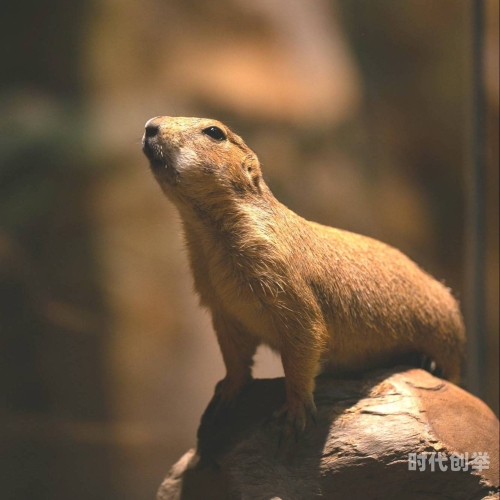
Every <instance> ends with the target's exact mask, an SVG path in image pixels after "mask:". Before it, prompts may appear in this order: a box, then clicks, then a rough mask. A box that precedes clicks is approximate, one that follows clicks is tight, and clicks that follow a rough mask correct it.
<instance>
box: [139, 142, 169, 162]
mask: <svg viewBox="0 0 500 500" xmlns="http://www.w3.org/2000/svg"><path fill="white" fill-rule="evenodd" d="M142 151H143V152H144V154H145V155H146V157H147V158H148V160H149V163H150V164H151V167H154V168H158V167H164V168H167V167H168V163H167V161H166V155H165V154H164V152H163V148H162V146H161V144H159V143H158V140H157V139H155V138H152V137H148V136H147V135H146V134H144V136H143V138H142Z"/></svg>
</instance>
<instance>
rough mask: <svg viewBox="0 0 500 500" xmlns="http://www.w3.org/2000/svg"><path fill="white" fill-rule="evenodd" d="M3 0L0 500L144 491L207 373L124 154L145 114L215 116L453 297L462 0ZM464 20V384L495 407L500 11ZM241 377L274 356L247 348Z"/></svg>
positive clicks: (138, 179) (191, 318)
mask: <svg viewBox="0 0 500 500" xmlns="http://www.w3.org/2000/svg"><path fill="white" fill-rule="evenodd" d="M4 4H5V5H4ZM4 4H3V5H2V7H3V9H2V10H3V12H2V16H1V17H0V28H1V29H0V37H1V43H0V50H1V52H2V65H1V68H2V69H1V77H0V79H1V87H0V131H1V133H0V426H1V427H0V436H1V443H0V497H1V498H2V499H6V500H21V499H23V500H24V499H26V500H27V499H30V500H45V499H46V500H62V499H69V498H71V499H72V500H83V499H93V500H100V499H103V500H104V499H105V500H114V499H120V500H132V499H134V500H137V499H148V498H154V494H155V491H156V488H157V487H158V486H159V484H160V481H161V479H162V476H163V475H164V473H165V472H166V471H167V469H168V468H169V467H170V466H171V465H172V463H173V462H174V461H175V460H176V459H177V458H178V457H179V456H180V454H181V453H183V452H184V451H185V450H186V449H187V448H188V447H190V446H192V445H194V444H195V432H196V428H197V424H198V421H199V418H200V415H201V412H202V411H203V409H204V407H205V406H206V404H207V403H208V401H209V399H210V397H211V395H212V391H213V387H214V385H215V383H216V382H217V381H218V380H219V379H220V378H221V377H222V376H223V365H222V360H221V356H220V354H219V352H218V347H217V344H216V340H215V336H214V334H213V332H212V330H211V327H210V321H209V318H208V316H207V314H205V313H204V312H203V311H201V310H200V309H198V307H197V301H196V298H195V297H194V295H193V293H192V284H191V278H190V275H189V271H188V268H187V261H186V258H185V255H184V254H183V250H182V240H181V237H180V226H179V223H178V220H177V216H176V214H175V211H174V209H173V207H172V205H171V204H170V203H169V202H168V201H167V200H166V199H165V198H164V197H163V196H162V194H161V193H160V190H159V188H158V187H157V185H156V183H155V181H154V180H153V178H152V175H151V174H150V172H149V170H148V165H147V162H146V161H145V159H144V158H143V156H142V153H141V148H140V139H141V135H142V131H143V125H144V123H145V122H146V120H147V119H149V118H150V117H152V116H156V115H160V114H161V115H181V116H182V115H184V116H190V115H194V116H207V117H214V118H218V119H220V120H222V121H224V122H225V123H227V124H228V125H229V126H231V128H232V129H233V130H235V131H236V132H237V133H238V134H240V135H242V136H243V137H244V139H245V140H246V142H247V143H248V145H249V146H250V147H251V148H252V149H253V150H254V151H255V152H256V153H257V154H258V155H259V157H260V159H261V162H262V164H263V169H264V174H265V176H266V178H267V180H268V183H269V184H270V186H271V188H272V189H273V191H274V193H275V194H276V196H277V197H278V198H279V199H280V200H281V201H282V202H284V203H285V204H287V205H288V206H289V207H290V208H292V209H293V210H295V211H296V212H298V213H299V214H301V215H303V216H304V217H306V218H309V219H313V220H316V221H318V222H322V223H325V224H328V225H334V226H337V227H341V228H346V229H349V230H352V231H356V232H360V233H363V234H367V235H370V236H373V237H376V238H378V239H381V240H383V241H386V242H388V243H391V244H393V245H395V246H397V247H399V248H400V249H401V250H403V251H404V252H406V253H407V254H409V255H410V256H411V257H412V258H413V259H414V260H416V261H417V262H419V263H420V264H421V265H422V266H423V267H424V268H425V269H427V270H428V271H429V272H431V273H432V274H434V275H435V276H436V277H438V278H439V279H444V280H445V281H446V283H447V284H448V285H449V286H450V287H452V288H453V290H454V292H455V294H456V295H457V296H458V297H459V298H460V299H461V301H462V303H464V302H465V301H466V299H465V298H464V294H465V290H466V289H467V283H466V272H465V269H466V261H465V257H464V256H465V248H466V246H467V245H468V244H470V243H471V242H470V241H467V232H466V230H465V228H466V224H465V219H466V215H467V214H466V207H467V203H466V197H467V192H468V185H467V181H466V179H467V176H466V172H467V169H468V168H469V165H470V162H471V134H472V130H471V128H472V127H471V123H472V119H471V115H472V113H473V103H472V97H471V95H472V88H471V86H472V71H473V65H472V62H473V57H472V48H471V47H472V43H473V36H472V28H471V27H472V20H471V16H472V2H469V1H466V0H456V1H453V2H451V1H449V0H406V1H405V2H397V1H395V0H379V1H377V2H372V1H370V0H338V1H335V0H292V1H287V0H269V1H267V0H254V1H253V2H246V1H244V0H219V1H218V2H213V1H207V0H184V1H183V2H175V1H172V0H145V1H143V2H132V1H127V0H123V1H121V2H117V1H113V0H94V1H92V2H91V1H85V0H73V1H71V2H67V1H66V0H47V1H45V2H35V1H34V0H27V1H26V2H13V1H7V2H4ZM485 10H486V25H485V29H484V33H482V34H481V37H482V41H483V42H484V52H483V55H484V62H485V67H484V75H482V77H483V81H484V90H485V95H486V99H487V108H486V109H487V112H486V124H487V135H486V142H487V144H486V146H487V149H486V153H487V162H486V163H487V169H486V180H487V186H486V189H485V191H484V193H483V196H484V200H483V201H484V202H485V203H486V210H487V217H486V220H485V221H484V222H485V224H486V228H487V241H486V257H485V264H486V273H487V275H486V278H487V279H486V340H485V343H484V345H483V348H484V350H485V351H486V353H487V357H486V359H484V360H483V364H484V367H483V368H484V373H485V374H486V376H483V378H482V380H481V381H480V382H481V391H482V396H483V397H484V398H485V400H486V401H487V403H488V404H489V405H490V406H491V407H492V408H493V409H494V410H495V411H496V412H497V413H498V252H499V250H498V132H499V131H498V115H499V98H498V1H497V0H486V2H485ZM464 305H466V304H464ZM471 335H473V332H472V333H471ZM256 373H257V376H276V375H279V374H280V373H281V368H280V363H279V360H278V359H276V358H275V357H274V356H272V355H271V354H269V353H268V352H266V351H263V352H260V353H259V358H258V361H257V370H256Z"/></svg>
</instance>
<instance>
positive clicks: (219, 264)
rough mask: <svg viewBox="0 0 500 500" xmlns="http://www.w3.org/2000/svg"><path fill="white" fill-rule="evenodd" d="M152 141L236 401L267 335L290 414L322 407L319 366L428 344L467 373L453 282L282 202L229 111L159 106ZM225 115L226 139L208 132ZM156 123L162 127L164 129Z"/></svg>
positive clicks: (424, 349) (225, 395)
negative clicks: (179, 112)
mask: <svg viewBox="0 0 500 500" xmlns="http://www.w3.org/2000/svg"><path fill="white" fill-rule="evenodd" d="M147 125H148V127H149V133H148V134H146V135H149V137H148V138H146V137H145V139H144V150H145V152H146V154H147V156H148V157H149V158H150V160H151V166H152V170H153V172H154V174H155V176H156V179H157V180H158V182H159V184H160V186H161V188H162V190H163V191H164V193H165V194H166V195H167V196H168V198H170V200H172V202H173V203H174V204H175V205H176V207H177V208H178V210H179V212H180V215H181V218H182V223H183V226H184V232H185V238H186V243H187V250H188V254H189V261H190V265H191V269H192V272H193V276H194V282H195V288H196V291H197V293H198V294H199V296H200V300H201V304H202V305H203V306H205V307H207V308H208V309H209V310H210V311H211V313H212V318H213V325H214V328H215V331H216V333H217V338H218V341H219V344H220V348H221V351H222V356H223V358H224V363H225V365H226V369H227V375H226V377H225V379H224V381H223V384H222V386H221V389H220V394H221V398H222V399H223V400H228V399H230V398H232V397H233V396H234V395H236V394H237V393H238V391H239V390H240V389H241V387H242V386H243V384H244V383H245V382H246V381H247V380H248V379H249V378H250V377H251V366H252V357H253V355H254V353H255V350H256V348H257V346H258V345H259V344H261V343H264V344H267V345H269V346H270V347H271V348H272V349H274V350H276V351H278V352H279V353H280V354H281V359H282V362H283V368H284V371H285V378H286V386H287V408H286V411H287V412H288V422H289V423H291V425H292V426H295V427H296V428H298V429H299V430H300V429H301V428H303V426H304V425H305V416H306V411H307V410H309V411H311V412H314V401H313V395H312V393H313V389H314V377H315V375H316V374H317V373H318V371H319V370H320V367H321V366H322V367H323V369H324V370H327V371H330V372H333V373H338V374H346V373H348V372H355V371H362V370H367V369H370V368H375V367H381V366H386V365H388V364H391V363H393V362H396V361H397V360H398V359H399V358H400V357H401V356H402V355H404V354H409V353H423V354H425V355H427V356H428V357H430V358H432V359H433V360H435V362H436V363H437V365H438V366H439V367H440V368H441V369H442V370H443V372H444V375H445V377H446V378H448V379H449V380H452V381H454V382H457V381H458V380H459V378H460V363H461V358H462V351H463V345H464V326H463V321H462V317H461V314H460V311H459V307H458V305H457V302H456V301H455V299H454V298H453V297H452V295H451V294H450V292H449V290H448V289H447V288H446V287H445V286H444V285H442V284H441V283H439V282H438V281H436V280H434V279H433V278H432V277H431V276H429V275H428V274H427V273H425V272H424V271H423V270H421V269H420V268H419V267H418V266H417V265H416V264H415V263H414V262H412V261H411V260H410V259H409V258H407V257H406V256H405V255H403V254H402V253H401V252H399V251H398V250H396V249H395V248H392V247H390V246H388V245H385V244H384V243H381V242H379V241H376V240H373V239H371V238H367V237H364V236H360V235H357V234H353V233H350V232H347V231H342V230H339V229H333V228H330V227H325V226H322V225H320V224H316V223H314V222H309V221H306V220H304V219H303V218H301V217H299V216H298V215H296V214H295V213H294V212H292V211H291V210H289V209H288V208H286V207H285V206H283V205H282V204H281V203H280V202H278V201H277V200H276V198H275V197H274V196H273V195H272V193H271V191H270V190H269V188H268V187H267V186H266V184H265V183H264V181H263V179H262V175H261V172H260V166H259V162H258V159H257V157H256V155H255V154H254V153H253V152H252V151H251V150H250V149H249V148H248V147H247V146H246V144H245V143H244V142H243V140H242V139H241V138H240V137H238V136H237V135H235V134H234V133H232V132H231V131H230V130H229V129H228V128H227V127H225V126H224V125H223V124H221V123H220V122H217V121H215V120H208V119H198V118H170V117H157V118H154V119H153V120H150V121H149V122H148V124H147ZM209 126H217V127H219V128H220V129H221V130H223V131H224V132H225V133H226V135H227V140H222V141H217V140H214V139H212V138H210V137H209V136H207V135H206V134H204V133H203V132H202V130H203V129H205V128H206V127H209ZM155 130H156V131H155Z"/></svg>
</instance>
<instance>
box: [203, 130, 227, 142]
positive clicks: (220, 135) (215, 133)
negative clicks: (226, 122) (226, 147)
mask: <svg viewBox="0 0 500 500" xmlns="http://www.w3.org/2000/svg"><path fill="white" fill-rule="evenodd" d="M203 133H204V134H206V135H208V136H209V137H211V138H212V139H215V140H216V141H223V140H225V139H226V134H225V133H224V132H223V131H222V130H221V129H220V128H219V127H207V128H205V129H203Z"/></svg>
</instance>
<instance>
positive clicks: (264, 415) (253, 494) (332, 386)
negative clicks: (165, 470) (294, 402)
mask: <svg viewBox="0 0 500 500" xmlns="http://www.w3.org/2000/svg"><path fill="white" fill-rule="evenodd" d="M284 400H285V390H284V380H283V379H265V380H264V379H263V380H254V381H253V382H252V383H251V384H249V385H248V386H247V387H246V388H245V389H244V391H243V392H242V394H241V395H240V396H239V398H238V399H237V400H236V401H235V402H234V404H233V405H232V406H231V407H230V408H228V409H227V410H225V411H224V413H223V414H222V415H220V416H219V418H218V419H217V420H216V421H213V419H212V415H213V411H212V410H213V405H214V401H212V402H211V404H210V405H209V406H208V408H207V410H206V411H205V414H204V415H203V418H202V422H201V425H200V428H199V430H198V447H197V450H190V451H188V452H187V453H186V454H185V455H184V456H183V457H182V458H181V459H180V460H179V461H178V462H177V463H176V464H175V465H174V466H173V467H172V470H171V471H170V473H169V474H168V475H167V477H166V478H165V480H164V482H163V484H162V485H161V487H160V490H159V492H158V497H157V499H158V500H202V499H203V500H235V499H241V500H309V499H311V500H313V499H315V500H316V499H354V500H356V499H369V500H378V499H380V500H396V499H398V500H400V499H405V500H406V499H408V500H412V499H415V500H417V499H418V500H424V499H425V500H429V499H438V500H439V499H442V500H445V499H446V500H449V499H457V500H475V499H483V500H485V499H493V498H498V493H499V488H498V486H499V479H498V454H499V453H498V429H499V424H498V419H497V418H496V416H495V415H494V414H493V412H492V411H491V410H490V409H489V408H488V407H487V406H486V405H485V404H484V403H483V402H482V401H480V400H479V399H477V398H476V397H474V396H472V395H471V394H469V393H467V392H465V391H464V390H462V389H460V388H459V387H457V386H455V385H453V384H450V383H448V382H446V381H443V380H441V379H438V378H435V377H433V376H432V375H430V374H429V373H427V372H425V371H423V370H418V369H408V368H405V367H398V368H397V369H394V370H390V371H375V372H371V373H368V374H366V375H365V376H364V377H363V378H360V379H356V380H338V379H333V378H329V377H327V376H320V377H318V378H317V382H316V391H315V401H316V405H317V408H318V418H317V423H316V424H313V423H312V422H310V423H309V424H308V426H307V428H306V430H305V432H304V434H303V435H302V436H301V437H300V438H299V440H298V442H297V443H294V442H292V443H290V442H287V443H286V446H284V447H281V448H279V446H278V444H279V439H280V434H281V429H282V425H281V423H280V422H279V421H276V420H274V419H273V418H272V413H273V412H274V411H275V410H276V409H278V408H279V407H280V406H281V404H282V403H283V402H284ZM477 452H482V453H487V454H488V458H489V464H488V468H484V469H483V470H482V471H479V470H477V469H473V468H472V466H473V465H476V464H477V463H478V462H477V460H476V461H475V462H474V463H469V467H468V470H467V471H465V470H463V467H461V470H459V471H453V470H451V462H450V457H451V455H452V454H454V453H458V454H465V453H468V457H469V460H471V459H472V457H473V453H477ZM410 453H415V454H418V455H421V454H426V455H425V457H426V459H427V460H426V468H425V470H423V471H422V470H420V467H418V466H417V468H416V469H417V470H410V468H409V460H408V458H409V454H410ZM432 453H434V454H435V455H434V457H435V458H437V457H438V456H439V455H438V453H441V454H442V455H441V456H442V457H444V458H446V459H447V460H442V461H441V465H442V466H443V468H444V466H447V470H441V467H440V465H439V463H438V462H434V470H431V469H432V467H431V463H430V461H429V458H430V457H431V456H432ZM418 465H420V466H421V465H422V459H421V457H420V461H419V462H418Z"/></svg>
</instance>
